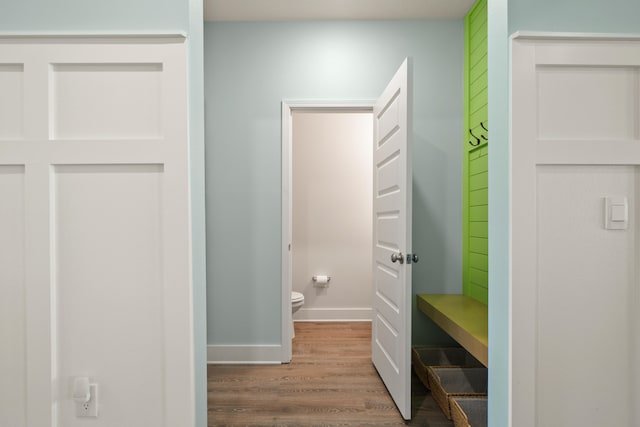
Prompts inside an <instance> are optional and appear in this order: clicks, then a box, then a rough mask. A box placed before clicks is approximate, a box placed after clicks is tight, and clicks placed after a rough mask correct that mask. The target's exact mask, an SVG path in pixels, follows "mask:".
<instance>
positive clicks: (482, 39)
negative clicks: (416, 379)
mask: <svg viewBox="0 0 640 427" xmlns="http://www.w3.org/2000/svg"><path fill="white" fill-rule="evenodd" d="M487 75H488V74H487V0H479V1H478V2H477V3H476V4H475V6H474V7H473V8H471V10H470V11H469V13H468V14H467V16H466V18H465V98H464V106H465V112H464V127H465V129H464V131H465V132H464V140H463V144H464V150H463V153H464V160H463V196H462V198H463V200H462V209H463V213H462V216H463V218H462V221H463V227H462V228H463V230H462V233H463V243H462V245H463V248H462V250H463V265H462V268H463V272H462V281H463V286H462V292H463V294H464V295H466V296H468V297H471V298H474V299H476V300H478V301H480V302H483V303H485V304H486V303H487V300H488V290H489V281H488V270H489V269H488V264H489V258H488V254H489V251H488V246H489V242H488V239H487V236H488V206H489V189H488V170H489V168H488V159H489V157H488V154H489V149H488V138H489V133H488V131H487V130H486V129H484V128H483V125H484V127H485V128H487V129H488V120H487V118H488V114H489V112H488V105H487V104H488V98H487V94H488V83H487V82H488V78H487ZM472 133H473V134H472Z"/></svg>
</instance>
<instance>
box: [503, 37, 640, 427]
mask: <svg viewBox="0 0 640 427" xmlns="http://www.w3.org/2000/svg"><path fill="white" fill-rule="evenodd" d="M511 58H512V94H511V96H512V98H511V105H512V129H511V144H512V147H511V148H512V165H511V166H512V167H511V169H512V172H511V174H512V175H511V180H512V181H511V183H512V193H511V215H512V218H511V221H512V223H511V229H512V239H511V265H512V277H511V285H510V286H511V301H512V305H511V312H512V325H511V345H512V378H511V393H512V411H511V413H512V418H511V423H510V425H512V426H517V427H533V426H538V427H546V426H552V425H555V426H578V425H579V426H585V427H599V426H604V425H611V426H613V425H615V426H625V427H634V426H638V425H640V406H639V405H638V401H639V400H640V280H639V279H640V271H639V265H640V262H639V257H640V251H639V250H638V248H639V247H640V234H639V233H640V228H639V227H638V218H640V210H639V208H640V38H635V39H634V38H625V39H619V38H613V37H611V38H606V37H595V36H594V37H588V36H580V37H578V36H576V37H571V36H567V35H565V36H554V35H553V34H550V35H547V36H542V35H538V36H526V35H520V36H517V37H515V38H514V39H513V41H512V57H511Z"/></svg>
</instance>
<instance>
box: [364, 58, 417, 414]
mask: <svg viewBox="0 0 640 427" xmlns="http://www.w3.org/2000/svg"><path fill="white" fill-rule="evenodd" d="M410 90H411V88H410V74H409V60H408V59H406V60H405V61H404V62H403V64H402V65H401V66H400V68H399V69H398V71H397V73H396V74H395V76H394V77H393V78H392V79H391V81H390V82H389V85H388V86H387V88H386V89H385V90H384V92H383V94H382V96H381V97H380V98H379V99H378V100H377V101H376V103H375V105H374V108H373V115H374V125H373V135H374V141H373V142H374V150H373V151H374V153H373V189H374V191H373V283H374V285H373V319H372V321H373V331H372V333H373V335H372V343H371V349H372V350H371V351H372V359H373V364H374V365H375V367H376V369H377V370H378V373H379V374H380V377H381V378H382V380H383V381H384V383H385V385H386V387H387V389H388V390H389V393H390V394H391V396H392V397H393V400H394V401H395V403H396V405H397V406H398V409H399V410H400V413H401V414H402V416H403V418H405V419H410V418H411V361H410V347H411V264H412V263H413V258H412V252H411V195H412V194H411V192H412V180H411V144H410V138H409V136H410V134H411V120H410V119H411V111H410V106H411V102H410V100H411V93H410Z"/></svg>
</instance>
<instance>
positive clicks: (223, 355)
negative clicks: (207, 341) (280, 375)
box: [207, 345, 282, 365]
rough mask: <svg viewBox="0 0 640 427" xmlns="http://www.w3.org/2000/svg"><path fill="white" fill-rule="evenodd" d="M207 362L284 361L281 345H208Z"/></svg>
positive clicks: (269, 363) (255, 362) (268, 362)
mask: <svg viewBox="0 0 640 427" xmlns="http://www.w3.org/2000/svg"><path fill="white" fill-rule="evenodd" d="M207 363H212V364H213V363H215V364H234V363H238V364H255V365H273V364H280V363H282V346H281V345H208V346H207Z"/></svg>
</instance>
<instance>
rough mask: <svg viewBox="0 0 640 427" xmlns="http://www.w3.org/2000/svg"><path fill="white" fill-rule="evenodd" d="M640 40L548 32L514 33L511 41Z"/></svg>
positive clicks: (627, 36) (633, 36)
mask: <svg viewBox="0 0 640 427" xmlns="http://www.w3.org/2000/svg"><path fill="white" fill-rule="evenodd" d="M515 39H518V40H529V39H531V40H535V41H541V40H583V41H589V40H615V41H625V40H640V34H611V33H563V32H560V33H554V32H549V31H516V32H515V33H513V34H512V35H511V40H515Z"/></svg>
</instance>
